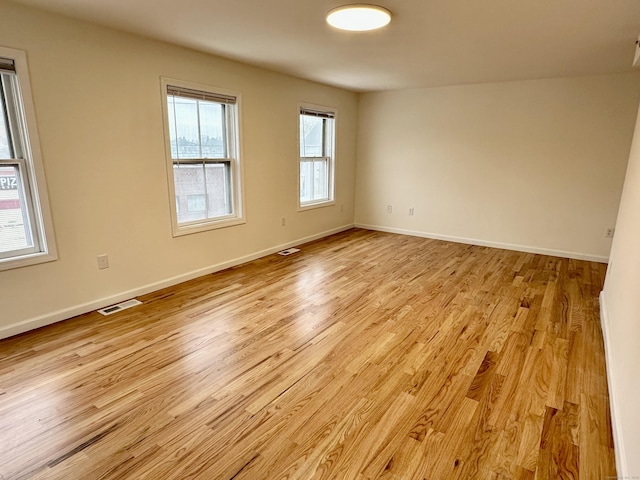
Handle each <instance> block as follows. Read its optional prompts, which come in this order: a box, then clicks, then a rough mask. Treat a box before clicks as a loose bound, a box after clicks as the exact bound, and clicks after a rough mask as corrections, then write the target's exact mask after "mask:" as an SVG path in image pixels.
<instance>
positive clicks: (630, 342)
mask: <svg viewBox="0 0 640 480" xmlns="http://www.w3.org/2000/svg"><path fill="white" fill-rule="evenodd" d="M639 292H640V116H639V117H638V120H637V122H636V129H635V134H634V137H633V144H632V147H631V154H630V157H629V166H628V169H627V176H626V178H625V183H624V190H623V193H622V200H621V202H620V212H619V214H618V223H617V224H616V234H615V237H614V240H613V246H612V248H611V259H610V263H609V268H608V270H607V278H606V280H605V286H604V293H603V296H602V298H603V300H604V302H603V303H604V305H603V307H604V308H603V310H604V313H605V315H604V320H605V321H606V324H605V330H606V332H607V369H608V373H609V379H610V382H611V384H610V385H609V388H610V390H611V401H612V404H613V406H614V409H615V411H614V414H615V419H614V420H615V423H616V425H617V428H618V432H617V435H618V438H617V440H620V441H622V443H623V449H624V452H626V461H625V459H624V458H623V459H622V460H623V462H624V463H625V464H626V468H627V470H626V471H623V472H620V471H619V472H618V474H619V475H628V477H627V478H636V477H640V456H639V455H638V452H640V409H639V408H638V399H640V380H639V378H638V372H640V296H639V295H638V293H639ZM618 446H619V444H616V447H618Z"/></svg>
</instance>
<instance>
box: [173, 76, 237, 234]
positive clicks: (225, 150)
mask: <svg viewBox="0 0 640 480" xmlns="http://www.w3.org/2000/svg"><path fill="white" fill-rule="evenodd" d="M162 85H163V93H164V96H165V98H166V101H165V115H166V122H165V123H166V126H165V128H166V137H167V138H166V141H167V152H168V155H167V157H168V172H169V177H170V182H169V183H170V190H171V197H172V202H171V206H172V215H173V231H174V235H182V234H186V233H193V232H197V231H202V230H207V229H211V228H217V227H224V226H228V225H235V224H238V223H241V222H242V215H241V205H240V196H239V190H240V168H239V141H238V97H237V95H231V94H228V93H226V92H220V91H214V90H211V89H210V88H209V87H203V86H201V85H192V84H185V83H184V82H178V81H172V80H168V79H163V82H162Z"/></svg>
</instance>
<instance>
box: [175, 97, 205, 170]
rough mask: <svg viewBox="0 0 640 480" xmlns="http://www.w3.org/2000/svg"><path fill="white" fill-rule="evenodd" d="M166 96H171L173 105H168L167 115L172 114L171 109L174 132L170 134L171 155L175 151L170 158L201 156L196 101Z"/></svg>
mask: <svg viewBox="0 0 640 480" xmlns="http://www.w3.org/2000/svg"><path fill="white" fill-rule="evenodd" d="M168 98H173V105H171V104H170V105H169V108H170V110H169V117H171V116H172V115H171V114H172V110H173V114H174V118H173V121H174V122H175V125H173V131H175V133H174V134H172V135H171V153H172V155H174V152H175V156H173V157H172V158H175V159H179V158H202V155H201V152H200V134H199V131H198V101H197V100H193V99H191V98H182V97H168ZM170 121H171V120H170ZM170 125H171V124H170Z"/></svg>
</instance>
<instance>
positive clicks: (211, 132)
mask: <svg viewBox="0 0 640 480" xmlns="http://www.w3.org/2000/svg"><path fill="white" fill-rule="evenodd" d="M199 105H200V138H201V144H202V158H228V157H227V153H226V148H225V143H226V142H225V131H224V106H223V105H222V104H220V103H214V102H205V101H200V102H199Z"/></svg>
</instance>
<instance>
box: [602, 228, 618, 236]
mask: <svg viewBox="0 0 640 480" xmlns="http://www.w3.org/2000/svg"><path fill="white" fill-rule="evenodd" d="M615 231H616V229H615V228H613V227H609V228H607V229H606V230H605V231H604V236H605V237H608V238H611V237H613V234H614V233H615Z"/></svg>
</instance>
